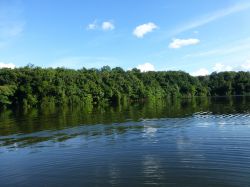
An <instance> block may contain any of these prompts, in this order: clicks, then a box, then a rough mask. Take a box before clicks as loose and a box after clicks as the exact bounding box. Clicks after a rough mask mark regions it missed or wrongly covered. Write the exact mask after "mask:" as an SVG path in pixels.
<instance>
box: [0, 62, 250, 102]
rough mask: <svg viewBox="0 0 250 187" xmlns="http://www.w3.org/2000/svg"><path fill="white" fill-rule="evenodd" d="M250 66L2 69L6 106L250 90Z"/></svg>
mask: <svg viewBox="0 0 250 187" xmlns="http://www.w3.org/2000/svg"><path fill="white" fill-rule="evenodd" d="M249 93H250V73H249V72H221V73H212V74H211V75H209V76H201V77H193V76H190V75H189V74H188V73H185V72H182V71H160V72H153V71H152V72H140V70H138V69H132V70H130V71H124V70H123V69H122V68H119V67H116V68H113V69H111V68H110V67H109V66H104V67H103V68H101V69H85V68H82V69H80V70H72V69H65V68H56V69H52V68H46V69H44V68H40V67H34V66H31V65H30V66H26V67H22V68H16V69H0V107H4V106H7V105H21V106H24V107H33V106H42V105H47V104H49V105H58V104H60V105H61V104H69V105H75V104H77V105H79V104H83V105H95V104H105V105H106V104H114V103H116V104H117V103H125V102H127V101H140V100H145V99H150V100H158V99H163V98H171V97H188V98H190V97H194V96H210V95H211V96H222V95H247V94H249Z"/></svg>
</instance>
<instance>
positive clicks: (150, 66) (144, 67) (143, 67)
mask: <svg viewBox="0 0 250 187" xmlns="http://www.w3.org/2000/svg"><path fill="white" fill-rule="evenodd" d="M137 69H139V70H141V72H147V71H155V67H154V65H153V64H150V63H148V62H147V63H145V64H140V65H138V66H137Z"/></svg>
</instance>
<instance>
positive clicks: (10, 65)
mask: <svg viewBox="0 0 250 187" xmlns="http://www.w3.org/2000/svg"><path fill="white" fill-rule="evenodd" d="M15 67H16V66H15V65H14V64H12V63H3V62H0V69H2V68H11V69H14V68H15Z"/></svg>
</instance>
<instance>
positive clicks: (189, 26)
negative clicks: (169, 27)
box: [173, 2, 250, 35]
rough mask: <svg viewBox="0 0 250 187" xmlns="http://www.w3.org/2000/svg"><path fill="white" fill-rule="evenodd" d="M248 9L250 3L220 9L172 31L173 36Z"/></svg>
mask: <svg viewBox="0 0 250 187" xmlns="http://www.w3.org/2000/svg"><path fill="white" fill-rule="evenodd" d="M249 8H250V3H249V2H247V3H240V4H236V5H233V6H231V7H227V8H224V9H221V10H219V11H216V12H213V13H210V14H208V15H205V16H203V17H202V16H201V19H198V20H195V21H192V22H190V23H188V24H186V25H184V26H182V27H180V28H178V29H177V30H175V31H174V33H173V34H175V35H176V34H179V33H181V32H185V31H188V30H191V29H195V28H197V27H201V26H203V25H206V24H208V23H210V22H213V21H216V20H218V19H220V18H223V17H226V16H229V15H231V14H234V13H238V12H241V11H244V10H247V9H249Z"/></svg>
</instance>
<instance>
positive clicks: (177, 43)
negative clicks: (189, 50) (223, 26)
mask: <svg viewBox="0 0 250 187" xmlns="http://www.w3.org/2000/svg"><path fill="white" fill-rule="evenodd" d="M198 43H200V40H199V39H195V38H189V39H173V41H172V42H171V43H170V44H169V48H172V49H179V48H181V47H184V46H188V45H196V44H198Z"/></svg>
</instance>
